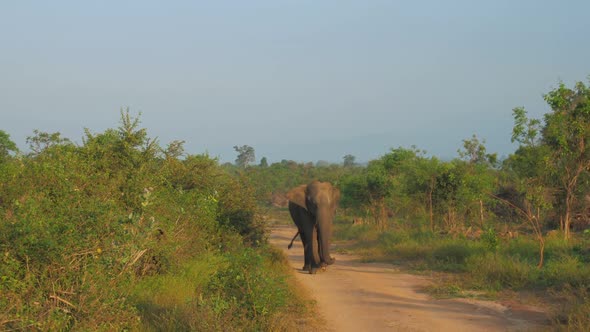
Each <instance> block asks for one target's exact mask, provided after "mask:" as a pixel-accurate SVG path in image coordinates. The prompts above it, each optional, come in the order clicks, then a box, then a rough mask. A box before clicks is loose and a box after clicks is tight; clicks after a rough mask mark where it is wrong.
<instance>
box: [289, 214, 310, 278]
mask: <svg viewBox="0 0 590 332" xmlns="http://www.w3.org/2000/svg"><path fill="white" fill-rule="evenodd" d="M289 212H290V214H291V218H292V219H293V222H294V223H295V225H296V226H297V229H298V230H299V237H300V238H301V244H302V245H303V257H304V265H303V268H302V269H303V270H304V271H310V270H311V268H312V262H313V248H312V245H313V241H312V236H313V224H314V218H313V216H312V215H311V214H310V213H309V212H308V211H307V210H306V209H305V208H303V207H301V206H299V205H297V204H295V203H292V202H289Z"/></svg>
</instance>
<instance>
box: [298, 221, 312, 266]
mask: <svg viewBox="0 0 590 332" xmlns="http://www.w3.org/2000/svg"><path fill="white" fill-rule="evenodd" d="M299 237H300V238H301V244H302V245H303V253H304V254H303V267H302V268H301V269H302V270H304V271H307V270H309V267H310V261H309V258H308V257H307V255H305V246H306V244H307V241H306V239H305V233H304V232H303V230H299Z"/></svg>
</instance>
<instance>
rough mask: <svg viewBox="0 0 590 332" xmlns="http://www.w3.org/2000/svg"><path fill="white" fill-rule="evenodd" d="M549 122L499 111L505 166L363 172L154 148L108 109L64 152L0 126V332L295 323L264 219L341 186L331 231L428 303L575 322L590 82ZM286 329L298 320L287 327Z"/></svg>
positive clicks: (403, 156)
mask: <svg viewBox="0 0 590 332" xmlns="http://www.w3.org/2000/svg"><path fill="white" fill-rule="evenodd" d="M544 98H545V100H546V101H547V104H548V105H549V107H550V112H549V113H547V114H545V116H544V118H543V119H531V118H528V116H527V112H526V110H525V109H524V108H522V107H516V108H514V109H513V113H512V114H513V117H514V126H513V128H512V129H513V130H512V137H511V138H512V140H513V142H516V143H517V144H518V148H517V150H516V151H515V152H514V153H513V154H512V155H510V156H507V157H505V158H502V159H499V158H498V156H497V155H496V154H495V153H491V152H489V151H487V149H486V146H485V140H483V139H481V138H479V137H477V136H476V135H473V136H471V137H469V138H467V139H465V140H464V141H463V144H462V146H460V147H459V149H458V156H457V158H455V159H453V160H441V159H438V158H437V157H434V156H429V155H428V154H427V153H426V152H425V151H422V150H420V149H418V148H417V147H399V148H394V149H391V150H390V151H388V152H386V153H385V154H384V155H383V156H381V157H380V158H378V159H375V160H371V161H369V162H368V163H366V164H358V163H356V160H355V157H354V156H352V155H346V156H344V158H343V162H342V163H339V164H333V163H329V162H323V161H319V162H316V163H298V162H295V161H290V160H282V161H281V162H276V163H272V164H269V163H268V160H267V159H266V158H264V157H263V158H261V159H260V163H258V164H256V160H257V159H256V157H255V150H254V148H253V147H250V146H248V145H242V146H238V145H236V146H235V147H234V149H235V150H236V153H237V158H236V161H235V163H227V164H223V165H220V164H219V163H218V161H217V160H215V159H212V158H210V157H209V156H207V155H187V154H185V153H184V151H183V144H182V143H183V142H182V141H175V142H172V143H170V144H169V145H167V146H166V147H161V146H160V145H159V143H158V142H157V140H154V139H151V138H149V137H148V135H147V132H146V130H145V129H141V128H140V127H139V124H140V123H139V119H138V118H134V117H133V116H130V114H129V112H128V111H122V112H121V123H120V126H119V127H118V128H116V129H108V130H106V131H105V132H103V133H92V132H90V131H86V135H85V137H84V138H83V143H82V144H74V143H72V142H71V141H70V140H69V139H67V138H64V137H62V136H61V135H60V134H59V133H45V132H39V131H34V133H33V135H32V136H31V137H29V138H28V139H27V143H28V144H29V150H30V152H28V153H27V154H23V153H20V152H19V151H18V149H17V146H16V144H14V142H12V141H11V140H10V136H9V135H8V133H6V132H4V131H1V130H0V329H1V330H99V331H100V330H109V331H111V330H141V331H144V330H147V331H160V330H197V331H199V330H205V331H210V330H211V331H221V330H223V331H258V330H261V331H267V330H272V331H281V330H300V329H313V327H311V326H313V324H314V322H315V321H314V314H313V310H314V309H313V306H312V305H311V304H309V302H308V301H306V300H305V299H304V295H302V294H299V293H297V291H296V289H297V287H295V286H294V285H293V283H294V282H295V281H294V279H293V277H292V274H291V273H290V268H289V267H288V265H287V264H286V261H285V258H284V256H283V255H282V254H281V253H280V251H278V250H276V249H273V248H272V247H270V246H269V244H268V242H267V229H266V228H267V225H266V222H267V220H268V219H267V218H265V215H267V214H268V213H267V212H268V211H273V213H275V212H279V213H282V215H283V216H288V213H287V212H286V210H285V209H284V208H285V206H286V204H287V201H286V197H285V194H286V193H287V192H288V191H289V190H290V189H291V188H293V187H295V186H297V185H300V184H302V183H308V182H310V181H311V180H314V179H317V180H322V181H329V182H331V183H333V184H334V185H336V186H337V187H338V188H339V189H340V190H341V192H342V199H341V202H340V209H339V211H338V213H337V219H338V220H337V222H336V229H335V234H334V236H335V237H336V239H339V240H342V242H344V241H346V243H347V245H346V248H345V249H346V250H352V251H353V252H355V253H357V254H360V255H361V256H362V257H363V258H364V259H365V260H367V261H384V262H392V263H396V264H399V265H401V266H405V267H407V268H409V269H413V270H415V271H419V272H420V273H429V272H431V273H434V274H436V275H437V276H438V275H440V276H441V279H440V283H439V284H437V285H435V286H433V287H432V288H431V289H430V291H431V292H432V293H433V294H434V295H436V296H443V297H444V296H474V295H473V294H477V296H484V297H497V296H501V295H499V294H502V293H506V292H513V293H520V292H528V293H532V294H536V295H537V296H538V297H539V298H540V299H542V300H543V301H546V302H545V303H544V304H545V305H547V306H549V307H550V308H551V309H553V313H554V315H553V317H554V319H553V323H554V325H553V327H555V328H556V329H563V330H572V331H573V330H575V331H579V330H588V326H590V318H589V317H590V305H589V303H590V267H589V266H590V264H589V263H590V88H589V87H587V86H586V85H585V84H584V83H582V82H578V83H577V84H575V86H574V87H571V88H570V87H567V86H565V85H564V84H559V86H558V87H557V88H555V89H554V90H552V91H550V92H548V93H547V94H546V95H545V96H544ZM302 317H303V318H302Z"/></svg>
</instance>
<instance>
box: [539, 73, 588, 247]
mask: <svg viewBox="0 0 590 332" xmlns="http://www.w3.org/2000/svg"><path fill="white" fill-rule="evenodd" d="M544 99H545V101H546V102H547V104H549V106H550V107H551V110H552V112H550V113H547V114H545V127H544V128H543V142H544V143H545V144H546V145H547V146H548V148H549V150H550V152H549V153H550V158H547V166H548V167H549V170H550V171H551V173H552V175H553V176H554V177H556V179H558V182H559V185H560V186H561V189H562V190H563V191H564V197H565V198H564V202H563V205H564V210H565V212H564V215H563V216H562V219H563V222H562V227H563V230H564V234H565V238H566V239H569V237H570V225H571V221H572V209H573V206H574V203H575V200H576V189H577V186H578V180H579V179H580V177H581V176H582V175H583V174H585V173H588V169H589V168H590V88H588V87H587V86H586V85H585V84H584V83H582V82H577V83H576V84H575V86H574V88H573V89H570V88H567V87H566V86H565V84H564V83H560V84H559V87H557V88H556V89H554V90H552V91H550V92H549V93H547V94H546V95H545V96H544Z"/></svg>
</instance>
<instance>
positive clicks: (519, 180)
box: [244, 82, 590, 331]
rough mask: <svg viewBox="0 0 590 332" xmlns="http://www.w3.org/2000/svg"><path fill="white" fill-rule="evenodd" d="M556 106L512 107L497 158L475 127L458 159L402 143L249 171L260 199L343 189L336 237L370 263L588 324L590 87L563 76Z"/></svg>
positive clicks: (573, 324)
mask: <svg viewBox="0 0 590 332" xmlns="http://www.w3.org/2000/svg"><path fill="white" fill-rule="evenodd" d="M544 98H545V100H546V102H547V104H548V105H549V107H550V109H551V111H550V112H549V113H547V114H545V116H544V118H543V119H530V118H528V117H527V112H526V110H525V109H524V108H523V107H516V108H514V109H513V113H512V114H513V117H514V127H513V129H512V137H511V138H512V141H513V142H515V143H517V144H518V148H517V150H516V151H515V152H514V153H513V154H512V155H510V156H508V157H505V158H503V159H502V160H500V159H499V158H498V156H497V155H496V154H495V153H490V152H488V151H487V149H486V146H485V140H483V139H480V138H478V137H477V136H476V135H473V136H472V137H470V138H467V139H465V140H464V141H463V145H462V146H461V147H459V149H458V157H457V158H455V159H453V160H441V159H438V158H436V157H433V156H428V155H427V153H426V152H425V151H422V150H420V149H418V148H416V147H409V148H403V147H400V148H395V149H391V150H390V151H389V152H388V153H386V154H384V155H383V156H381V157H380V158H378V159H376V160H371V161H370V162H368V163H367V164H366V165H358V164H355V162H354V161H355V160H354V159H355V158H354V157H353V156H350V155H347V156H345V157H344V162H343V163H342V164H338V165H336V164H326V163H318V164H315V165H314V164H311V163H308V164H301V163H295V162H290V161H282V162H281V163H275V164H272V165H266V164H262V163H261V164H260V165H252V166H249V167H247V168H246V169H245V171H244V173H245V174H246V175H247V177H248V178H249V179H250V180H251V183H252V184H254V185H255V188H256V189H255V190H256V192H257V193H258V196H257V197H258V198H259V202H260V203H261V204H262V205H264V206H273V205H274V206H284V205H281V204H284V202H283V198H284V196H283V195H284V193H285V192H286V191H287V190H288V189H289V188H291V187H294V186H295V185H297V184H300V183H306V182H309V181H310V180H312V179H320V180H324V181H330V182H332V183H335V184H336V185H337V186H338V187H339V188H340V190H341V191H342V200H341V209H340V211H339V213H338V217H337V218H338V219H339V220H338V221H337V225H336V230H335V237H336V238H337V239H340V240H346V241H348V242H351V241H352V242H353V243H355V244H354V245H353V246H352V247H350V248H347V250H353V251H354V252H356V253H358V254H360V255H362V256H363V257H364V259H366V260H368V261H385V262H393V263H397V264H401V265H404V266H407V267H409V268H411V269H414V270H418V271H436V272H441V273H445V275H447V276H448V275H449V273H450V276H451V277H445V278H444V282H442V283H441V284H440V285H438V286H435V287H433V289H432V292H433V293H435V295H437V296H471V295H469V294H480V296H488V297H489V296H491V297H495V296H497V295H496V294H498V293H500V292H529V293H533V294H537V295H539V296H541V297H543V298H544V300H546V301H547V303H545V305H547V306H549V307H550V308H551V309H553V310H554V323H555V325H554V327H556V328H558V329H561V328H563V329H566V330H567V329H569V330H576V331H578V330H587V329H588V326H590V318H589V317H590V306H589V305H588V303H590V298H589V297H588V295H589V289H590V267H589V266H590V264H589V263H590V172H589V171H590V88H589V87H587V86H586V85H585V84H584V83H582V82H578V83H576V84H575V86H574V87H571V88H569V87H567V86H565V85H564V84H562V83H560V84H559V86H558V87H557V88H555V89H554V90H552V91H550V92H548V93H547V94H546V95H544Z"/></svg>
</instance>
